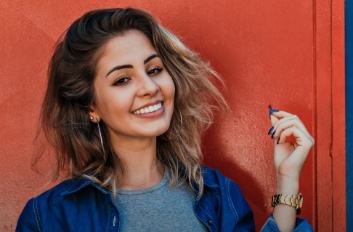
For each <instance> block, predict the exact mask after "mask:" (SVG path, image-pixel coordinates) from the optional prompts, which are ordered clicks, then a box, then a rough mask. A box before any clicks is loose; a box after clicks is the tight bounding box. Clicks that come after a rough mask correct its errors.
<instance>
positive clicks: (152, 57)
mask: <svg viewBox="0 0 353 232" xmlns="http://www.w3.org/2000/svg"><path fill="white" fill-rule="evenodd" d="M156 57H160V56H159V55H158V54H153V55H150V56H149V57H147V58H146V59H145V60H144V61H143V64H146V63H148V62H150V61H151V60H152V59H154V58H156ZM124 68H134V66H132V65H131V64H123V65H118V66H115V67H113V68H112V69H111V70H109V72H108V73H107V75H106V76H105V77H107V76H109V74H111V73H112V72H114V71H116V70H120V69H124Z"/></svg>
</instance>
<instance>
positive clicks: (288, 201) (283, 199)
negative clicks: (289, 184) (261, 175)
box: [271, 193, 303, 215]
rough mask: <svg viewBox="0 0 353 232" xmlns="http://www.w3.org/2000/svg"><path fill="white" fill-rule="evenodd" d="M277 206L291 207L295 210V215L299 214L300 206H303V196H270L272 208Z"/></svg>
mask: <svg viewBox="0 0 353 232" xmlns="http://www.w3.org/2000/svg"><path fill="white" fill-rule="evenodd" d="M278 204H285V205H289V206H293V207H294V208H295V209H296V210H297V214H298V215H299V214H300V213H301V209H302V205H303V195H302V194H301V193H299V194H298V195H290V194H284V193H282V194H277V195H273V196H272V204H271V206H272V207H275V206H276V205H278Z"/></svg>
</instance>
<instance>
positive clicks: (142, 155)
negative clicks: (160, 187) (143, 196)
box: [113, 138, 164, 190]
mask: <svg viewBox="0 0 353 232" xmlns="http://www.w3.org/2000/svg"><path fill="white" fill-rule="evenodd" d="M116 144H119V145H114V144H113V148H114V151H115V153H116V154H117V155H118V156H119V159H120V160H121V161H122V163H123V166H124V175H123V178H122V181H121V183H120V185H119V188H120V189H127V190H138V189H146V188H149V187H152V186H154V185H155V184H157V183H159V182H160V181H161V180H162V178H163V176H164V168H163V165H161V164H160V162H159V161H158V159H157V154H156V138H154V139H149V140H138V141H129V143H125V145H126V146H124V143H122V142H121V141H119V143H116Z"/></svg>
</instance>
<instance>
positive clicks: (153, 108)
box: [132, 102, 162, 114]
mask: <svg viewBox="0 0 353 232" xmlns="http://www.w3.org/2000/svg"><path fill="white" fill-rule="evenodd" d="M161 108H162V103H161V102H160V103H158V104H155V105H152V106H147V107H143V108H141V109H138V110H134V111H132V113H133V114H147V113H152V112H155V111H157V110H159V109H161Z"/></svg>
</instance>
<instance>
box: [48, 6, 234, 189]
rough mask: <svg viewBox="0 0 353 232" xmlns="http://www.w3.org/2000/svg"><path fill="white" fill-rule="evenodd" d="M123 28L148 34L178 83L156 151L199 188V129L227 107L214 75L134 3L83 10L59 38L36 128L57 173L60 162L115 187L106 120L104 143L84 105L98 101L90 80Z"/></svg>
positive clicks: (71, 172)
mask: <svg viewBox="0 0 353 232" xmlns="http://www.w3.org/2000/svg"><path fill="white" fill-rule="evenodd" d="M128 30H138V31H141V32H142V33H144V34H145V35H146V37H147V38H148V39H149V40H150V41H151V43H152V45H153V46H154V47H155V49H156V51H157V53H158V54H159V55H160V57H161V59H162V61H163V63H164V65H165V67H166V69H167V71H168V72H169V74H170V75H171V77H172V79H173V81H174V84H175V89H176V93H175V99H174V101H175V103H174V113H173V116H172V120H171V124H170V128H169V129H168V130H167V132H166V133H164V134H163V135H161V136H159V137H158V138H157V157H158V159H159V161H160V162H161V163H162V164H163V165H164V166H165V167H166V168H167V169H168V170H169V171H170V173H171V175H170V180H171V182H172V183H176V182H178V183H182V182H184V181H188V183H189V184H190V186H194V185H195V184H196V185H197V186H198V188H199V189H200V190H201V191H200V194H201V193H202V191H203V178H202V173H201V159H202V154H201V148H200V144H201V136H202V134H203V132H204V131H205V130H206V129H207V128H208V126H209V125H210V124H211V123H212V121H213V109H214V108H215V107H218V106H221V107H227V104H226V102H225V101H224V98H223V97H222V95H221V94H220V92H219V91H218V90H217V88H216V87H215V86H214V84H213V83H212V81H211V77H216V79H219V78H218V76H217V75H216V73H215V72H214V71H213V70H212V69H211V68H210V66H209V65H208V64H207V63H206V62H204V61H203V60H202V59H201V58H200V57H199V56H198V55H196V54H195V53H194V52H192V51H191V50H190V49H188V48H187V47H186V46H185V45H184V44H183V43H182V42H181V41H180V40H179V39H178V38H177V37H176V36H174V35H173V34H172V33H171V32H169V31H168V30H166V29H165V28H163V27H162V26H161V25H160V24H158V22H157V21H156V20H155V19H154V18H153V17H152V16H151V15H150V14H148V13H147V12H145V11H142V10H138V9H132V8H126V9H100V10H95V11H91V12H88V13H86V14H84V15H83V16H82V17H80V18H79V19H77V20H76V21H75V22H74V23H73V24H72V25H71V26H70V27H69V29H68V30H67V32H66V34H65V35H64V36H63V38H60V39H59V41H58V43H57V46H56V48H55V51H54V54H53V57H52V59H51V62H50V65H49V70H48V76H49V80H48V87H47V92H46V95H45V98H44V101H43V105H42V112H41V128H42V130H43V132H44V134H45V136H46V138H47V140H48V141H49V143H50V145H51V146H52V147H53V148H54V150H55V154H56V159H57V166H56V170H55V174H56V175H57V176H58V175H59V173H60V172H61V171H63V170H65V171H67V172H68V173H67V174H68V176H70V177H87V178H90V179H91V180H93V181H95V182H96V183H98V184H100V185H101V186H102V187H104V188H107V189H110V190H112V191H113V192H114V193H115V190H116V187H117V186H118V184H119V180H120V178H121V177H122V175H123V167H122V163H121V161H120V160H119V156H118V155H117V154H115V153H114V151H113V150H112V149H111V146H110V141H109V138H108V137H107V134H106V129H105V126H104V122H103V123H101V126H102V134H103V142H104V144H105V145H106V146H105V147H106V149H105V151H104V150H103V149H102V146H101V143H100V138H99V134H98V130H97V125H96V124H95V123H92V122H91V121H90V118H89V114H88V112H89V107H88V106H89V105H91V104H92V103H94V101H95V91H94V85H93V80H94V78H95V76H96V73H95V68H96V64H97V60H98V58H99V54H100V51H101V48H102V47H103V46H104V44H106V43H107V41H109V40H110V39H111V38H113V37H115V36H119V35H122V34H123V33H124V32H126V31H128Z"/></svg>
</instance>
